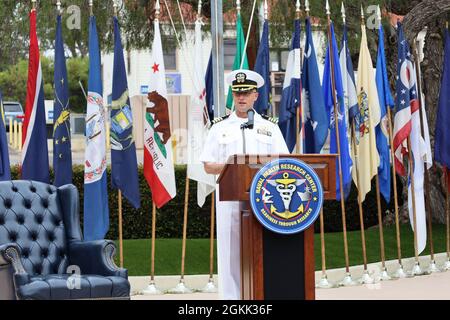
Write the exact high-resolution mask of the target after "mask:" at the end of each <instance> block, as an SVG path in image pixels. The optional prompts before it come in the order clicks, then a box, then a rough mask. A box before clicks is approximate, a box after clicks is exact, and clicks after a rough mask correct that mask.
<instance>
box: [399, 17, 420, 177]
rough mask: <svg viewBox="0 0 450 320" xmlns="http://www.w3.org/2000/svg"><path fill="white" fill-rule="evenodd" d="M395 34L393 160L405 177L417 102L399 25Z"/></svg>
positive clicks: (405, 45)
mask: <svg viewBox="0 0 450 320" xmlns="http://www.w3.org/2000/svg"><path fill="white" fill-rule="evenodd" d="M397 32H398V67H397V86H396V101H395V106H396V113H395V118H394V153H395V159H394V160H395V170H396V171H397V173H398V174H400V175H402V176H406V174H407V171H406V167H405V165H404V162H403V156H404V155H406V154H408V152H409V150H408V145H407V138H408V136H409V135H410V133H411V115H412V114H413V113H414V112H416V111H418V110H419V101H418V97H417V96H418V95H417V86H416V76H415V70H414V65H413V62H412V59H411V58H412V54H411V52H410V48H409V44H408V41H407V40H406V39H405V37H404V34H403V28H402V26H401V24H400V23H398V24H397Z"/></svg>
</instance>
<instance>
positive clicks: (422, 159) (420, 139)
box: [408, 74, 433, 254]
mask: <svg viewBox="0 0 450 320" xmlns="http://www.w3.org/2000/svg"><path fill="white" fill-rule="evenodd" d="M411 77H414V79H416V75H415V74H414V75H411ZM424 100H425V99H423V97H421V108H422V121H423V122H422V123H423V128H424V136H422V130H421V127H420V111H419V109H417V110H416V111H414V110H412V111H413V114H412V115H411V136H410V139H411V149H412V153H413V157H414V192H415V194H414V195H415V205H416V223H417V233H416V235H417V250H418V253H419V254H420V253H421V252H422V251H423V250H424V249H425V247H426V245H427V226H426V214H425V196H424V192H423V190H424V170H425V163H426V164H427V169H429V168H431V166H432V164H433V163H432V160H431V144H430V134H429V131H428V121H427V116H426V113H425V108H424ZM408 209H409V221H410V223H411V227H412V228H413V230H414V220H413V208H412V194H411V184H409V186H408ZM414 232H415V230H414Z"/></svg>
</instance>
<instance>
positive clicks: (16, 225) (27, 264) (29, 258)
mask: <svg viewBox="0 0 450 320" xmlns="http://www.w3.org/2000/svg"><path fill="white" fill-rule="evenodd" d="M0 184H1V188H0V190H1V192H0V246H1V245H2V244H6V243H16V244H17V245H18V246H19V247H20V248H21V254H22V257H21V261H22V264H23V267H24V269H25V271H26V272H27V273H28V274H30V275H32V276H40V275H42V276H45V275H48V274H62V273H65V272H66V269H67V266H68V263H69V262H68V256H67V240H66V238H67V235H66V230H65V222H64V216H63V210H62V208H61V204H60V200H59V198H58V192H57V189H56V187H54V186H52V185H48V184H45V183H40V182H36V181H5V182H0Z"/></svg>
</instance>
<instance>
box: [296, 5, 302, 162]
mask: <svg viewBox="0 0 450 320" xmlns="http://www.w3.org/2000/svg"><path fill="white" fill-rule="evenodd" d="M295 12H296V18H297V20H300V0H297V3H296V4H295ZM299 41H300V39H299ZM299 47H300V50H301V45H300V46H299ZM301 58H302V53H301V52H300V59H301ZM301 66H302V64H301V62H300V70H301ZM301 85H302V82H301V81H300V89H301ZM300 92H301V91H300ZM300 100H301V99H300ZM298 103H299V106H298V107H297V108H296V117H297V119H296V131H295V153H297V154H299V153H300V143H301V142H302V139H300V105H301V101H299V102H298Z"/></svg>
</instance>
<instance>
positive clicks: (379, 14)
mask: <svg viewBox="0 0 450 320" xmlns="http://www.w3.org/2000/svg"><path fill="white" fill-rule="evenodd" d="M377 19H378V22H379V23H380V25H381V9H380V5H378V7H377Z"/></svg>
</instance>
